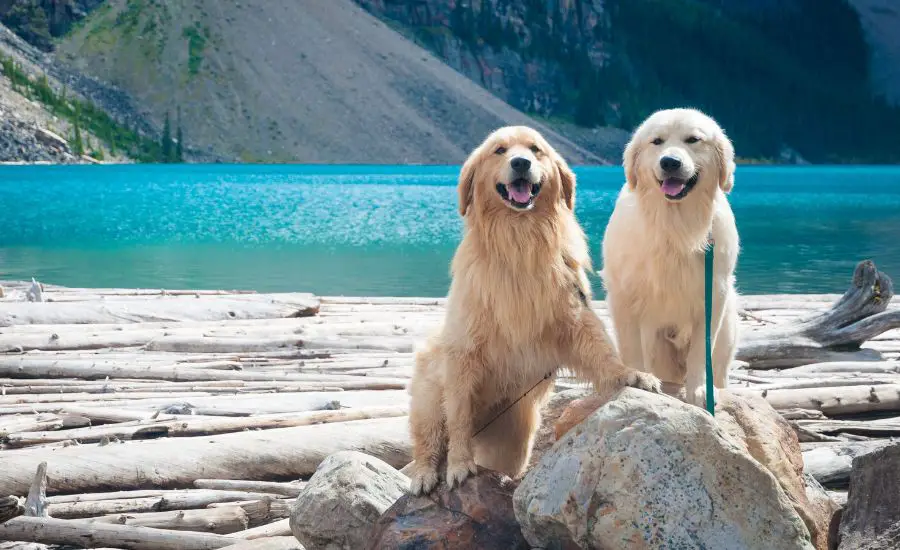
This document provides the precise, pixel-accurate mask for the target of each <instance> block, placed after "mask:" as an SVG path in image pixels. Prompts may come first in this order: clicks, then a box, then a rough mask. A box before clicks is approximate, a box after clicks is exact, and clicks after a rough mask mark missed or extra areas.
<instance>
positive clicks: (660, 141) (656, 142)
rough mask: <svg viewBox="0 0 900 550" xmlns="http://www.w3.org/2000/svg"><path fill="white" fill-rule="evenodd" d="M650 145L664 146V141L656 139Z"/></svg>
mask: <svg viewBox="0 0 900 550" xmlns="http://www.w3.org/2000/svg"><path fill="white" fill-rule="evenodd" d="M650 143H652V144H653V145H662V143H663V139H662V138H656V139H654V140H653V141H651V142H650Z"/></svg>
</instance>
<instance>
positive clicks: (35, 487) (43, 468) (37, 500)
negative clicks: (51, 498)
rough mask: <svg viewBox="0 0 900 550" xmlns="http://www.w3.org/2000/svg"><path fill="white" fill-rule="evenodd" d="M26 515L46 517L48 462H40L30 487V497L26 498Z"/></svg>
mask: <svg viewBox="0 0 900 550" xmlns="http://www.w3.org/2000/svg"><path fill="white" fill-rule="evenodd" d="M25 515H26V516H30V517H35V518H45V517H47V516H49V515H50V514H48V513H47V463H46V462H41V463H40V464H38V467H37V472H35V474H34V482H33V483H32V484H31V488H30V489H28V497H27V498H26V499H25Z"/></svg>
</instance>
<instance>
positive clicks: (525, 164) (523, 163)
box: [509, 157, 531, 174]
mask: <svg viewBox="0 0 900 550" xmlns="http://www.w3.org/2000/svg"><path fill="white" fill-rule="evenodd" d="M509 164H510V165H511V166H512V169H513V170H515V171H516V172H518V173H520V174H522V173H524V172H527V171H528V169H529V168H531V161H530V160H528V159H526V158H523V157H516V158H514V159H512V160H511V161H510V162H509Z"/></svg>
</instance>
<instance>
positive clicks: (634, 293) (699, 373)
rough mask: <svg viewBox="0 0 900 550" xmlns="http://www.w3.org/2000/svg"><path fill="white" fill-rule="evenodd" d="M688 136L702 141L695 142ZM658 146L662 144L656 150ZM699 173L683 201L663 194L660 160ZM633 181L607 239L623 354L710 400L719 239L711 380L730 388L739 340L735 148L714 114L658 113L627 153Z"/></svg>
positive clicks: (608, 281)
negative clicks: (709, 275) (707, 278)
mask: <svg viewBox="0 0 900 550" xmlns="http://www.w3.org/2000/svg"><path fill="white" fill-rule="evenodd" d="M689 137H694V138H699V141H697V142H696V143H687V142H686V141H685V140H686V139H688V138H689ZM654 140H661V141H662V143H660V144H654V143H653V141H654ZM664 155H674V156H677V157H679V158H681V159H682V160H683V169H684V170H685V172H686V173H688V174H693V173H696V172H697V171H699V173H700V176H699V179H698V180H697V184H696V185H695V186H694V188H693V190H692V191H691V192H690V193H689V194H688V195H687V196H685V197H684V198H682V199H681V200H680V201H678V202H675V201H671V200H669V199H668V198H667V197H666V196H665V195H664V194H663V192H662V191H661V189H660V182H661V181H662V180H663V179H664V174H663V172H662V169H661V167H660V158H661V157H662V156H664ZM624 166H625V175H626V181H627V183H626V185H624V186H623V188H622V190H621V191H620V193H619V197H618V199H617V201H616V205H615V209H614V211H613V214H612V217H611V219H610V221H609V225H608V226H607V228H606V234H605V237H604V241H603V279H604V285H605V287H606V290H607V301H608V305H609V308H610V312H611V314H612V319H613V326H614V328H615V333H616V341H617V343H618V349H619V352H620V354H621V356H622V359H623V361H624V362H625V364H626V365H628V366H630V367H633V368H636V369H640V370H643V371H646V372H652V373H654V374H656V376H658V377H659V378H660V379H661V380H662V381H663V382H668V383H672V384H678V385H684V386H685V393H686V400H687V401H689V402H693V403H694V404H696V405H699V406H702V405H703V403H704V401H705V396H706V392H705V389H704V384H705V365H706V359H705V357H706V355H705V337H704V335H705V325H704V320H705V315H704V251H705V246H706V238H707V232H708V231H709V230H710V228H711V229H712V235H713V238H714V240H715V255H714V267H713V269H714V279H713V317H712V324H711V331H712V338H713V343H712V349H713V379H714V384H715V387H717V388H724V387H725V386H726V383H727V379H728V368H729V365H730V363H731V361H732V359H733V357H734V353H735V346H736V342H737V328H738V317H737V315H738V313H737V298H738V297H737V292H736V291H735V287H734V283H735V279H734V269H735V265H736V263H737V258H738V251H739V240H738V232H737V227H736V225H735V220H734V215H733V214H732V211H731V207H730V206H729V203H728V200H727V198H726V193H727V192H729V191H731V188H732V186H733V185H734V170H735V165H734V150H733V148H732V145H731V142H730V141H729V140H728V138H727V137H726V135H725V133H724V132H723V131H722V129H721V128H719V126H718V125H717V124H716V122H715V121H713V120H712V119H711V118H709V117H708V116H706V115H705V114H703V113H701V112H699V111H696V110H692V109H671V110H665V111H660V112H657V113H655V114H653V115H652V116H650V117H649V118H648V119H647V120H646V121H645V122H644V123H643V124H642V125H641V126H640V127H639V128H638V129H637V130H636V131H635V133H634V135H633V137H632V139H631V141H630V143H629V144H628V146H627V147H626V149H625V154H624Z"/></svg>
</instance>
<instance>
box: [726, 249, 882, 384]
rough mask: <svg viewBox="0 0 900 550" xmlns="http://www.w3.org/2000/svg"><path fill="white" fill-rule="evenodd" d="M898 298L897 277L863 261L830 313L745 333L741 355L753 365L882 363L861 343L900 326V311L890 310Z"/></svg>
mask: <svg viewBox="0 0 900 550" xmlns="http://www.w3.org/2000/svg"><path fill="white" fill-rule="evenodd" d="M893 296H894V286H893V283H892V282H891V278H890V277H888V276H887V275H886V274H884V273H882V272H880V271H878V269H877V268H876V267H875V264H874V263H873V262H872V261H870V260H865V261H862V262H860V263H859V264H858V265H857V266H856V271H855V272H854V274H853V282H852V284H851V285H850V288H849V289H848V290H847V291H846V292H845V293H844V295H843V296H842V297H841V298H840V299H839V300H838V301H837V302H836V303H835V304H834V305H832V306H831V308H830V309H828V310H827V311H825V312H822V313H818V314H815V315H812V316H809V317H806V318H804V319H801V320H799V321H797V322H795V323H792V324H790V325H789V326H787V327H783V326H779V327H776V328H774V329H771V330H762V331H759V332H755V333H747V334H744V335H742V342H741V344H740V346H739V348H738V351H737V359H738V360H740V361H746V362H747V363H749V365H750V367H749V368H751V369H765V368H787V367H796V366H799V365H806V364H809V363H822V362H831V361H879V360H881V359H882V356H881V354H880V353H879V352H878V351H876V350H871V349H861V345H862V344H863V343H864V342H866V340H870V339H871V338H874V337H875V336H878V335H880V334H882V333H884V332H887V331H888V330H891V329H894V328H898V327H900V310H892V311H887V308H888V304H889V303H890V301H891V298H892V297H893Z"/></svg>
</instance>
